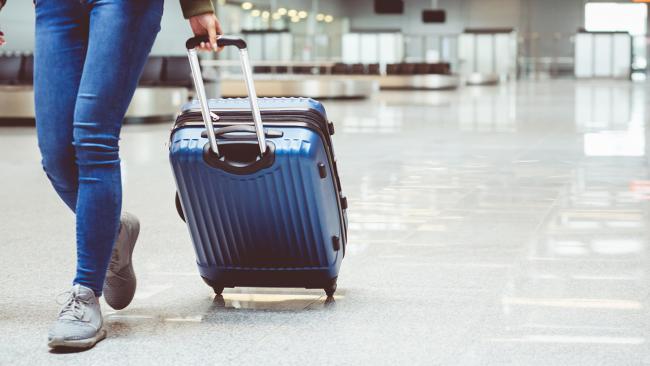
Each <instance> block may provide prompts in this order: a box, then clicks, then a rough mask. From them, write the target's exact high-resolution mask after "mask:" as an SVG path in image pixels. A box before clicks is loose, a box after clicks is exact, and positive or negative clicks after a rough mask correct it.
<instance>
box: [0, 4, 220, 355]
mask: <svg viewBox="0 0 650 366" xmlns="http://www.w3.org/2000/svg"><path fill="white" fill-rule="evenodd" d="M5 2H6V0H0V9H1V8H2V7H3V6H4V5H5ZM180 3H181V7H182V10H183V15H184V17H185V18H186V19H189V24H190V27H191V30H192V31H193V33H194V34H195V35H206V34H207V35H209V38H210V43H209V44H208V43H202V44H201V48H202V49H204V50H214V51H218V48H217V38H218V35H220V34H222V31H221V25H220V23H219V20H218V19H217V17H216V16H215V13H214V8H213V6H212V3H211V2H210V0H181V1H180ZM34 6H35V11H36V32H35V50H34V106H35V110H36V132H37V137H38V146H39V149H40V151H41V155H42V165H43V168H44V170H45V173H46V175H47V177H48V178H49V180H50V181H51V183H52V185H53V186H54V189H55V191H56V192H57V193H58V195H59V197H60V198H61V199H62V200H63V202H64V203H65V204H66V205H67V206H68V207H69V208H70V209H71V210H72V211H73V212H74V213H75V215H76V244H77V270H76V276H75V278H74V280H73V281H72V284H73V286H72V288H71V289H70V291H69V292H67V297H66V300H65V302H64V303H63V306H62V308H61V310H60V311H59V315H58V318H57V319H56V321H55V322H54V324H53V325H52V327H51V329H50V331H49V332H48V345H49V346H50V347H52V348H56V347H74V348H84V349H85V348H90V347H93V346H94V345H95V344H96V343H97V342H99V341H101V340H102V339H104V338H105V337H106V330H105V329H104V328H103V320H102V315H101V309H100V305H99V302H98V299H99V297H100V296H102V294H103V295H104V298H105V300H106V302H107V303H108V304H109V305H110V306H111V307H113V308H114V309H123V308H124V307H126V306H127V305H128V304H129V303H130V302H131V300H132V299H133V296H134V294H135V288H136V277H135V272H134V270H133V264H132V261H131V256H132V253H133V248H134V246H135V242H136V240H137V238H138V233H139V230H140V223H139V222H138V219H137V218H136V217H135V216H134V215H132V214H129V213H122V212H121V208H122V183H121V174H120V158H119V145H118V141H119V136H120V130H121V127H122V120H123V118H124V115H125V113H126V110H127V107H128V106H129V103H130V102H131V98H132V97H133V93H134V92H135V89H136V87H137V83H138V79H139V78H140V74H141V73H142V70H143V68H144V65H145V62H146V61H147V57H148V55H149V52H150V51H151V47H152V45H153V42H154V40H155V38H156V35H157V34H158V31H159V30H160V21H161V17H162V13H163V0H137V1H135V0H36V1H35V2H34ZM5 31H7V30H5ZM7 41H10V39H9V36H8V34H7V35H5V34H2V33H1V32H0V45H2V44H4V43H6V42H7Z"/></svg>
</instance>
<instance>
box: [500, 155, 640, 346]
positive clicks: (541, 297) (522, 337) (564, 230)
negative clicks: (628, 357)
mask: <svg viewBox="0 0 650 366" xmlns="http://www.w3.org/2000/svg"><path fill="white" fill-rule="evenodd" d="M601 159H602V158H601ZM630 163H631V162H628V164H627V165H623V166H617V167H611V168H607V169H605V170H603V167H602V166H601V165H595V164H593V162H589V161H587V160H583V161H582V162H581V163H579V164H578V165H577V166H576V167H575V169H574V174H573V179H572V180H571V181H570V184H569V185H568V186H567V187H566V188H565V189H564V190H562V191H561V193H560V195H559V197H558V199H557V200H556V203H555V204H554V205H553V206H552V208H551V209H550V210H549V211H548V212H547V214H546V217H545V219H544V220H543V222H542V224H541V225H540V226H539V228H538V230H537V231H536V232H535V234H534V236H533V239H532V240H531V241H530V243H529V245H528V247H527V250H526V255H525V257H524V258H523V259H522V261H521V262H520V264H519V266H518V270H517V271H516V272H515V273H514V276H512V277H511V279H510V281H509V282H508V284H507V287H506V290H505V292H504V294H503V297H502V298H501V306H502V314H503V316H504V317H505V319H506V322H505V326H506V328H505V333H504V334H503V337H496V338H494V339H493V341H498V342H504V341H512V342H538V343H566V344H569V343H587V344H591V343H597V344H617V345H640V344H644V343H646V341H647V340H646V337H647V329H646V328H645V326H644V325H645V324H646V323H647V316H648V309H647V303H648V295H649V292H648V289H649V288H650V280H649V277H648V268H647V263H648V238H649V237H650V206H649V205H648V201H647V200H645V199H641V198H640V197H639V196H638V195H637V194H635V193H634V192H633V191H632V189H633V187H635V186H634V183H633V182H634V180H633V177H634V176H636V175H638V174H642V175H647V173H648V171H647V168H646V167H645V165H644V164H643V159H638V161H637V164H633V163H632V164H630Z"/></svg>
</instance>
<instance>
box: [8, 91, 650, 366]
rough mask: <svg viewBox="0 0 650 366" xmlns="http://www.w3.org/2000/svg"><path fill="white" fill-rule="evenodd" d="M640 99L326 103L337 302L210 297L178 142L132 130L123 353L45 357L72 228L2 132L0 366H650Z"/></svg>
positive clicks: (30, 154)
mask: <svg viewBox="0 0 650 366" xmlns="http://www.w3.org/2000/svg"><path fill="white" fill-rule="evenodd" d="M649 91H650V89H647V88H646V86H645V85H644V84H631V83H628V82H606V81H595V82H590V81H585V82H574V81H570V80H567V81H540V82H536V83H535V82H519V83H516V84H510V85H503V86H497V87H475V88H463V89H460V90H458V91H451V92H450V91H446V92H384V93H381V94H380V95H378V96H377V97H375V98H373V99H372V100H368V101H329V102H326V107H327V108H328V111H329V114H330V117H331V119H332V120H333V121H335V123H336V125H337V133H336V135H335V144H336V150H337V155H338V158H339V161H340V168H341V173H342V179H343V185H344V189H345V191H346V193H347V195H348V197H349V202H350V211H349V218H350V244H349V251H348V255H347V257H346V259H345V260H344V262H343V267H342V272H341V275H340V280H339V291H338V292H337V296H336V298H335V300H334V301H326V298H325V297H324V296H323V295H324V294H323V293H322V292H321V291H316V290H301V289H289V290H287V289H259V288H241V289H239V288H238V289H234V290H226V292H225V294H224V296H223V298H215V297H214V295H213V294H212V292H211V290H210V289H209V288H208V287H207V286H205V285H204V284H203V282H202V281H201V280H200V278H199V277H198V275H197V270H196V268H195V263H194V254H193V250H192V247H191V243H190V241H189V238H188V234H187V231H186V229H185V227H184V226H183V223H182V222H181V221H180V220H179V219H178V217H177V216H176V213H175V210H174V205H173V200H172V198H173V193H174V186H173V182H172V177H171V173H170V169H169V167H168V162H167V156H166V149H167V138H168V133H169V128H170V126H169V124H161V125H147V126H142V125H140V126H128V127H126V128H125V129H124V132H123V139H122V150H123V170H124V179H125V185H124V187H125V207H126V209H128V210H129V211H132V212H134V213H136V214H137V215H139V216H140V218H141V221H142V224H143V226H142V234H141V239H140V242H139V244H138V247H137V249H136V252H135V264H136V270H137V273H138V275H139V288H138V293H137V295H136V298H135V300H134V302H133V303H132V305H131V306H130V307H129V308H127V309H126V310H123V311H118V312H115V311H111V310H109V308H108V307H107V306H104V311H105V319H106V326H107V327H108V330H109V336H108V339H106V340H105V341H103V342H101V343H100V344H99V345H97V347H96V348H95V349H93V350H91V351H87V352H83V353H79V354H65V353H64V354H55V353H50V352H48V349H47V347H46V345H45V334H46V331H47V327H48V325H49V323H50V321H51V320H52V319H53V318H54V316H55V314H56V311H57V308H58V305H57V304H56V302H55V297H56V294H57V293H58V292H60V291H64V290H66V288H67V285H68V281H69V280H70V278H71V276H72V273H73V267H74V244H73V237H74V233H73V230H72V228H73V216H72V214H70V213H69V212H68V211H66V209H65V207H64V205H63V204H62V203H60V202H59V201H58V200H57V198H56V197H55V195H54V193H53V192H52V190H51V189H50V187H49V185H48V182H47V181H46V179H45V176H44V174H43V173H42V171H41V170H40V168H39V156H38V154H37V149H36V141H35V138H34V132H33V130H32V129H31V128H4V129H0V153H1V154H2V156H3V158H2V159H0V182H1V183H0V184H1V187H2V189H0V204H1V205H2V210H1V212H2V214H1V215H2V216H1V217H0V232H1V233H2V239H0V251H1V254H0V274H1V276H0V291H1V292H0V334H1V335H2V336H1V341H0V365H18V364H42V365H58V364H61V365H63V364H65V365H91V364H92V365H99V364H106V365H119V364H123V365H127V364H129V365H136V364H137V365H143V364H156V365H173V364H185V363H186V364H190V363H191V364H206V365H207V364H210V365H213V364H241V365H262V364H282V365H284V364H290V365H309V364H311V365H321V364H331V365H335V364H336V365H339V364H343V365H359V364H367V365H370V364H382V365H383V364H386V365H393V364H396V363H401V364H404V365H410V364H418V365H640V364H650V344H649V339H648V338H649V337H650V334H649V333H650V311H649V307H648V306H649V305H650V299H649V294H650V254H649V248H650V205H649V200H650V171H649V169H648V162H649V160H648V154H649V153H650V150H649V148H648V147H649V144H648V142H647V139H648V134H647V131H646V123H647V121H648V115H647V113H648V112H647V111H646V105H649V104H648V101H649V99H650V92H649Z"/></svg>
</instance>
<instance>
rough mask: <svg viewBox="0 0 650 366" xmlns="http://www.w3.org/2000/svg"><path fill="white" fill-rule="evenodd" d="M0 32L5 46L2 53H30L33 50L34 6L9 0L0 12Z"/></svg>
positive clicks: (21, 1) (24, 0) (25, 1)
mask: <svg viewBox="0 0 650 366" xmlns="http://www.w3.org/2000/svg"><path fill="white" fill-rule="evenodd" d="M0 30H2V31H3V32H4V34H5V39H6V40H7V44H5V45H4V46H2V47H0V52H3V51H9V52H11V51H18V52H31V51H32V50H33V49H34V6H33V5H32V2H31V1H28V0H9V1H8V2H7V5H5V7H4V8H2V10H0Z"/></svg>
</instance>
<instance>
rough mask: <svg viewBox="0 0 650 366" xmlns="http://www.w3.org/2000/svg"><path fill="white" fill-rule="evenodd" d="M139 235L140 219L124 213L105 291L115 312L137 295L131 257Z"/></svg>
mask: <svg viewBox="0 0 650 366" xmlns="http://www.w3.org/2000/svg"><path fill="white" fill-rule="evenodd" d="M139 233H140V221H138V218H137V217H135V216H134V215H132V214H130V213H128V212H125V213H123V214H122V217H121V218H120V233H119V235H118V237H117V241H116V242H115V247H114V248H113V255H112V257H111V263H110V265H109V266H108V271H107V272H106V280H105V281H104V289H103V292H104V300H106V303H107V304H108V305H110V306H111V307H112V308H113V309H115V310H121V309H124V308H125V307H127V306H128V305H129V304H130V303H131V300H133V295H135V287H136V279H135V272H134V271H133V263H132V262H131V256H132V255H133V248H134V247H135V241H136V240H138V234H139Z"/></svg>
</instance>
